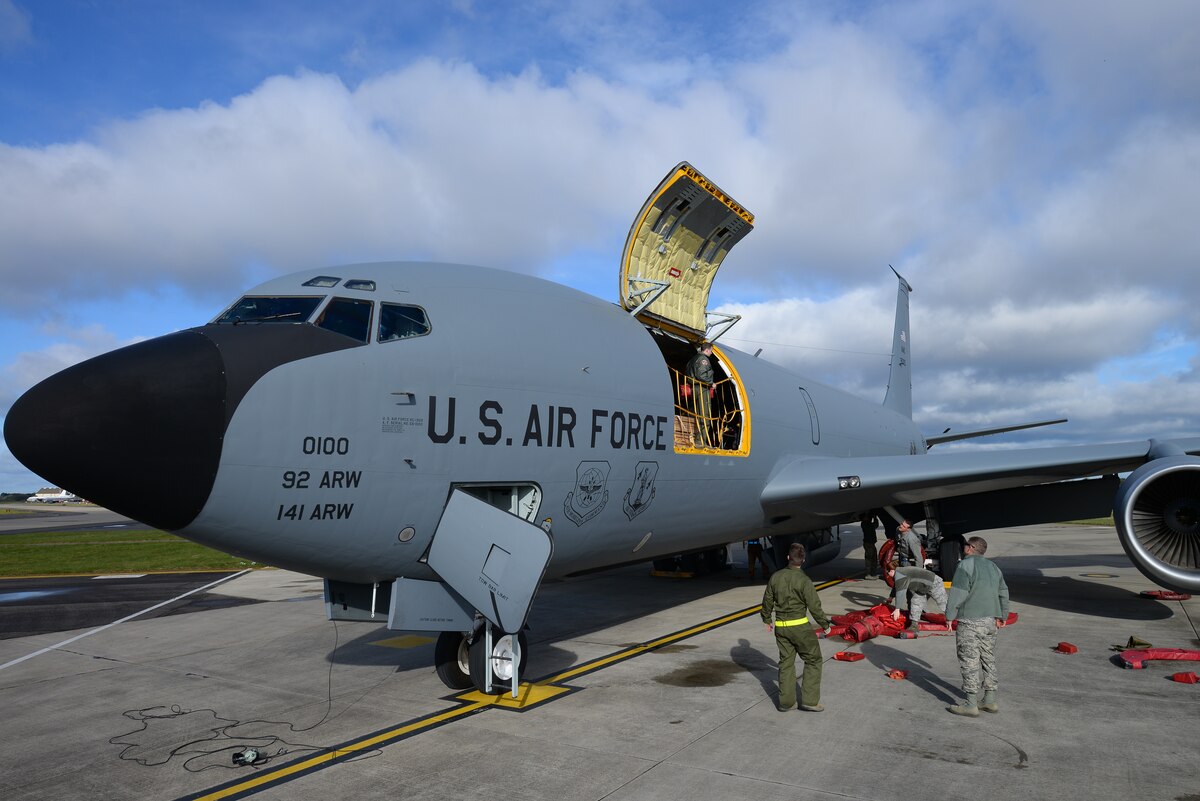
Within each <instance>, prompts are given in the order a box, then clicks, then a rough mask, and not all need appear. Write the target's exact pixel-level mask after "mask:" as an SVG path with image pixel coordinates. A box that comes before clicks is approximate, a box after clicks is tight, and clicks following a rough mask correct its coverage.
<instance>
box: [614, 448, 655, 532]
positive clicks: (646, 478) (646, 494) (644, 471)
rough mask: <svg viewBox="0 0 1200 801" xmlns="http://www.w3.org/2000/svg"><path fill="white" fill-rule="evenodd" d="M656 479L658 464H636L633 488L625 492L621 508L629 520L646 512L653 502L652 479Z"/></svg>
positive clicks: (653, 489)
mask: <svg viewBox="0 0 1200 801" xmlns="http://www.w3.org/2000/svg"><path fill="white" fill-rule="evenodd" d="M657 477H658V462H638V463H637V467H635V468H634V470H633V486H632V487H630V488H629V489H627V490H625V500H624V501H622V503H621V506H622V507H623V508H624V509H625V516H626V517H628V518H629V519H630V520H633V518H635V517H637V516H638V515H640V514H641V513H642V512H644V511H646V507H647V506H649V505H650V502H651V501H653V500H654V493H655V492H657V490H656V489H655V487H654V479H655V478H657Z"/></svg>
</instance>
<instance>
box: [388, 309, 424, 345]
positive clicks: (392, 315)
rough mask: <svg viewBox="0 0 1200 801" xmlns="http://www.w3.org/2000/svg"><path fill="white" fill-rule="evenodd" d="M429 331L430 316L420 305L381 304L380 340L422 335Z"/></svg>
mask: <svg viewBox="0 0 1200 801" xmlns="http://www.w3.org/2000/svg"><path fill="white" fill-rule="evenodd" d="M428 333H429V318H428V317H426V316H425V310H424V309H422V308H421V307H420V306H404V305H401V304H399V303H380V304H379V341H380V342H391V341H392V340H394V339H408V338H409V337H421V336H425V335H426V334H428Z"/></svg>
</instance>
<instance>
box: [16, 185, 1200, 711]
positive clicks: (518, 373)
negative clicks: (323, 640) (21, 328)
mask: <svg viewBox="0 0 1200 801" xmlns="http://www.w3.org/2000/svg"><path fill="white" fill-rule="evenodd" d="M753 221H754V217H753V215H752V214H750V213H749V212H748V211H746V210H745V209H744V208H743V207H742V206H741V205H740V204H738V203H737V202H736V201H734V200H733V199H732V198H731V197H730V196H729V195H727V194H725V193H724V192H723V191H721V190H720V189H719V188H718V187H717V186H716V185H715V184H713V183H712V182H711V181H709V180H708V179H707V178H705V177H704V176H703V175H701V174H700V173H699V172H697V171H696V170H695V169H694V168H693V167H692V166H691V165H689V164H687V163H686V162H685V163H682V164H680V165H678V166H677V167H676V168H675V169H674V170H672V171H671V172H670V173H669V174H668V175H667V177H666V178H665V179H664V180H663V181H662V183H661V184H659V186H658V187H657V188H656V189H655V190H654V192H653V193H652V194H651V196H650V198H649V199H648V200H647V201H646V203H645V205H644V206H643V207H642V209H641V211H640V212H639V214H638V215H637V218H636V219H635V221H634V224H633V226H632V228H631V230H630V233H629V237H628V240H627V242H626V246H625V249H624V253H623V257H622V261H621V278H620V303H619V304H617V305H614V304H611V303H606V302H603V301H601V300H599V299H597V298H594V297H592V296H590V295H586V294H584V293H581V292H577V291H575V290H572V289H568V288H566V287H563V286H560V285H557V284H554V283H551V282H548V281H545V280H541V279H538V278H534V277H530V276H528V275H520V274H513V273H508V272H501V271H496V270H489V269H484V268H480V267H470V266H463V265H449V264H429V263H387V264H355V265H348V266H343V267H337V268H331V269H327V270H316V271H307V272H302V273H297V274H294V275H289V276H285V277H282V278H277V279H274V280H271V281H267V282H265V283H263V284H261V285H259V286H257V287H255V288H253V289H252V290H250V291H249V292H248V293H247V294H246V295H245V296H243V297H242V298H240V299H239V300H237V301H236V302H234V303H233V304H232V305H231V306H230V307H229V308H227V309H226V310H224V311H223V312H222V313H221V314H219V315H218V316H217V317H216V319H214V320H213V321H212V322H211V323H209V324H207V325H202V326H200V327H198V328H192V329H188V330H186V331H181V332H178V333H175V334H170V335H168V336H163V337H159V338H157V339H153V340H150V341H147V342H141V343H138V344H135V345H132V346H129V347H126V348H122V349H120V350H117V351H113V352H111V353H108V354H106V355H103V356H99V357H97V358H94V359H91V360H89V361H86V362H84V363H82V364H79V365H76V366H74V367H71V368H69V369H67V370H64V371H63V372H61V373H59V374H57V375H55V376H52V377H50V378H49V379H47V380H46V381H44V382H42V383H41V384H39V385H37V386H36V387H34V388H32V389H31V390H29V391H28V392H27V393H25V395H23V396H22V397H21V398H20V399H19V400H18V401H17V402H16V403H15V404H14V405H13V407H12V410H11V411H10V412H9V414H8V417H7V420H6V422H5V426H4V436H5V439H6V441H7V442H8V445H9V448H10V449H11V450H12V453H13V454H14V455H15V456H16V457H17V458H18V459H20V460H21V462H23V463H24V464H25V465H26V466H27V467H28V468H29V469H30V470H32V471H34V472H35V473H37V474H39V475H41V476H45V477H47V478H48V479H51V480H53V481H55V482H57V483H59V484H60V485H62V486H64V487H70V488H71V489H72V490H74V491H75V492H77V493H79V494H80V495H82V496H84V497H87V498H90V499H92V500H93V501H94V502H95V503H97V504H100V505H102V506H104V507H107V508H109V509H112V510H114V511H116V512H118V513H120V514H123V515H127V516H129V517H132V518H134V519H137V520H140V521H143V522H145V523H148V524H150V525H153V526H156V527H158V528H162V529H165V530H168V531H174V532H176V533H178V534H180V535H182V536H184V537H187V538H189V539H192V540H195V541H197V542H201V543H204V544H205V545H209V546H212V547H215V548H219V549H221V550H223V551H227V552H229V553H232V554H236V555H238V556H240V557H243V558H247V559H252V560H255V561H258V562H263V563H267V564H272V565H277V566H279V567H283V568H287V569H291V570H297V571H300V572H303V573H308V574H312V575H315V576H321V577H323V578H324V579H325V580H326V585H325V586H326V606H327V612H328V615H329V616H330V617H332V618H335V619H358V620H369V619H380V620H382V619H383V616H384V615H387V620H388V625H389V626H390V627H392V628H395V629H399V630H424V631H438V632H441V634H440V636H439V638H438V643H437V646H436V648H435V661H436V663H437V670H438V674H439V675H440V676H441V678H442V679H443V681H444V682H446V684H447V685H449V686H451V687H455V688H464V687H469V686H471V685H474V686H476V687H478V688H479V689H481V690H484V691H490V690H491V689H492V679H493V677H497V678H499V679H503V680H505V681H511V682H512V685H513V687H514V692H515V687H516V677H517V676H518V675H519V674H520V672H521V665H522V663H523V662H524V659H525V650H526V649H525V648H523V647H521V646H522V645H523V642H524V638H525V635H524V631H523V630H524V627H525V620H526V616H527V614H528V610H529V606H530V604H531V603H532V600H533V597H534V595H535V594H536V592H537V589H538V587H539V586H540V584H541V582H542V581H544V580H546V579H548V578H555V577H563V576H573V575H578V574H581V573H586V572H588V571H594V570H599V569H603V568H607V567H612V566H615V565H621V564H628V563H633V562H639V561H645V560H650V559H655V558H660V557H664V556H669V555H673V554H680V553H697V552H698V553H700V554H705V555H708V556H714V555H715V556H717V557H718V558H720V556H719V555H720V553H721V551H720V549H721V548H722V547H723V545H724V544H725V543H727V542H730V541H731V540H740V539H745V538H748V537H762V536H769V537H770V538H771V541H772V543H773V545H774V547H775V548H776V549H778V550H779V551H781V552H786V549H787V547H788V545H789V544H790V543H791V542H792V541H794V540H800V541H804V542H806V543H807V545H808V547H809V550H810V552H812V553H813V554H814V561H816V560H819V559H822V558H829V557H831V556H832V555H834V554H835V553H836V550H837V542H836V541H834V538H833V534H832V530H833V527H835V526H837V525H838V524H841V523H849V522H852V521H854V520H856V519H857V518H858V516H859V515H860V514H861V513H863V512H865V511H867V510H884V509H888V510H891V511H893V512H894V513H895V514H896V515H898V516H903V517H906V518H908V519H910V520H913V521H920V520H924V521H926V526H927V532H928V534H929V537H930V542H929V548H930V550H931V551H932V553H934V554H936V555H937V556H938V557H939V561H940V565H941V569H942V570H943V572H944V573H947V574H950V573H951V572H952V570H953V568H954V566H955V565H956V564H957V561H958V559H959V555H960V553H961V550H960V549H961V544H962V541H963V538H964V536H965V535H966V534H967V533H969V532H971V531H975V530H980V529H988V528H996V527H1001V526H1015V525H1026V524H1034V523H1042V522H1051V521H1061V520H1071V519H1078V518H1085V517H1095V516H1103V515H1107V514H1108V513H1109V512H1110V510H1113V509H1114V507H1115V510H1116V523H1117V529H1118V532H1119V536H1120V539H1121V542H1122V545H1123V546H1124V547H1125V550H1126V552H1127V553H1128V555H1129V558H1130V559H1131V560H1132V561H1133V563H1134V564H1135V565H1136V566H1137V567H1138V568H1139V569H1140V570H1141V571H1142V572H1143V573H1144V574H1145V575H1146V576H1147V577H1148V578H1150V579H1151V580H1153V581H1155V582H1157V583H1159V584H1161V585H1163V586H1165V587H1169V588H1171V589H1176V590H1185V591H1191V592H1195V591H1198V590H1200V528H1198V527H1200V459H1197V458H1195V455H1196V454H1197V453H1200V438H1190V439H1185V440H1174V441H1157V440H1148V441H1147V440H1143V441H1138V442H1126V443H1117V444H1105V445H1086V446H1077V447H1057V448H1036V449H1026V450H1010V451H1001V452H997V451H988V452H975V453H962V452H949V453H939V452H936V451H935V452H933V453H929V452H928V451H929V448H930V447H931V446H935V445H937V444H939V443H944V442H948V441H952V440H957V439H965V438H968V437H972V436H982V435H984V434H988V433H995V432H997V431H1001V430H1011V429H1016V428H1021V427H1023V426H1010V427H1005V428H1002V429H987V430H982V431H971V432H962V433H953V434H950V433H948V432H944V433H943V434H942V435H940V436H929V437H926V436H922V434H921V432H920V431H919V430H918V428H917V426H916V425H915V424H914V423H913V421H912V384H911V378H910V376H911V369H912V362H911V350H910V345H911V337H910V334H909V329H908V301H909V293H910V292H911V291H912V290H911V287H910V286H909V285H908V283H907V282H906V281H905V280H904V279H903V278H902V277H900V276H899V274H897V276H896V277H897V279H898V284H899V286H898V290H897V295H896V321H895V330H894V335H893V343H892V360H891V370H890V376H889V383H888V390H887V393H886V397H885V399H884V401H883V403H882V404H879V403H872V402H868V401H865V400H861V399H859V398H856V397H853V396H851V395H848V394H846V393H844V392H841V391H839V390H836V389H833V388H831V387H828V386H825V385H822V384H820V383H818V382H816V381H812V380H810V379H808V378H804V377H802V376H799V375H796V374H794V373H792V372H790V371H788V370H785V369H783V368H781V367H778V366H776V365H773V364H771V363H769V362H767V361H766V360H763V359H759V358H756V357H754V356H750V355H747V354H744V353H741V352H739V351H736V350H734V349H732V348H724V347H719V346H718V347H716V348H715V349H714V350H713V357H712V368H713V373H714V375H713V380H712V382H711V383H706V382H701V381H700V380H698V379H697V378H696V377H695V376H694V375H690V374H689V371H688V363H689V361H690V359H691V358H692V357H693V356H694V355H695V353H696V345H697V344H698V343H699V342H700V341H701V340H704V339H708V340H710V341H711V340H713V339H717V338H718V337H719V336H720V335H721V334H722V333H723V332H724V331H725V330H727V329H728V327H729V326H730V325H732V324H733V323H735V322H736V318H732V317H716V316H713V315H709V314H707V312H706V309H707V303H708V295H709V290H710V288H711V285H712V281H713V277H714V276H715V274H716V272H717V269H718V267H719V266H720V265H721V263H722V261H723V260H724V259H725V257H726V255H727V254H728V252H729V250H730V249H731V248H732V247H733V246H734V245H735V244H736V243H737V242H738V241H739V240H740V239H741V238H742V237H744V236H745V235H746V234H747V233H748V232H749V231H750V229H751V227H752V225H753ZM1029 425H1037V424H1029ZM1128 471H1133V472H1132V474H1131V475H1130V476H1129V477H1128V478H1127V479H1125V481H1124V482H1122V481H1121V480H1120V479H1119V478H1118V474H1119V473H1125V472H1128ZM1114 498H1115V500H1114ZM889 522H890V521H889ZM721 561H723V559H721ZM514 668H516V669H514Z"/></svg>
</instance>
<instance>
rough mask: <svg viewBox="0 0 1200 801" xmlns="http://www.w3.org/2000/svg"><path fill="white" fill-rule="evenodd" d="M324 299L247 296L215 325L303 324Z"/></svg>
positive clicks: (216, 321)
mask: <svg viewBox="0 0 1200 801" xmlns="http://www.w3.org/2000/svg"><path fill="white" fill-rule="evenodd" d="M322 300H324V298H323V297H305V298H259V297H252V296H249V295H248V296H246V297H244V298H242V299H241V300H239V301H238V302H237V303H235V304H233V306H232V307H230V309H229V310H228V311H227V312H225V313H224V314H222V315H221V316H220V317H218V318H217V319H216V320H213V322H214V323H233V324H235V325H236V324H237V323H303V322H307V321H308V318H309V317H311V316H312V313H313V312H314V311H315V310H316V308H317V306H318V305H320V303H321V301H322Z"/></svg>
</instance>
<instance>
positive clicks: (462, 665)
mask: <svg viewBox="0 0 1200 801" xmlns="http://www.w3.org/2000/svg"><path fill="white" fill-rule="evenodd" d="M433 664H434V667H436V668H437V674H438V678H439V679H441V680H442V684H445V685H446V686H447V687H449V688H450V689H451V690H466V689H469V688H470V687H472V686H473V685H472V684H471V672H470V671H471V658H470V655H469V653H468V650H467V635H466V634H463V633H462V632H461V631H443V632H442V633H441V634H439V635H438V638H437V645H435V646H433Z"/></svg>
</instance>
